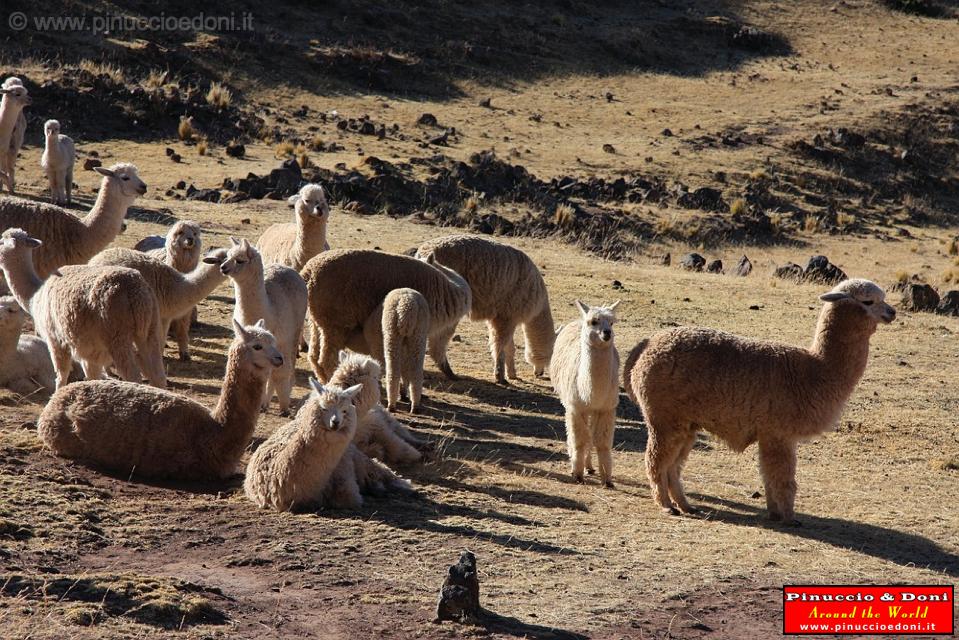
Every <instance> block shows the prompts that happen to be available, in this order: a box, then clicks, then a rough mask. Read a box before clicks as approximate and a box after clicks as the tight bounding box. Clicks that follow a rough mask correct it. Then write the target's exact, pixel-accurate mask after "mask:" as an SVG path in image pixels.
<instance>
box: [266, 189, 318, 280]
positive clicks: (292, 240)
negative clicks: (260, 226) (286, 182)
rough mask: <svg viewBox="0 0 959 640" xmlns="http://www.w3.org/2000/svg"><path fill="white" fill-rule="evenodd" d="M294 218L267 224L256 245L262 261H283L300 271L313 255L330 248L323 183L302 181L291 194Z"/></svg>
mask: <svg viewBox="0 0 959 640" xmlns="http://www.w3.org/2000/svg"><path fill="white" fill-rule="evenodd" d="M290 202H291V203H293V210H294V215H295V216H296V222H283V223H280V224H275V225H273V226H271V227H269V228H268V229H267V230H266V231H264V232H263V235H262V236H260V239H259V240H258V241H257V243H256V248H257V249H258V250H259V252H260V255H262V256H263V264H265V265H271V264H282V265H283V266H286V267H290V268H291V269H296V270H297V271H302V270H303V267H304V266H306V263H307V262H308V261H309V260H310V258H312V257H313V256H315V255H317V254H319V253H322V252H323V251H326V250H327V249H329V248H330V245H329V243H328V242H327V241H326V225H327V223H328V222H329V220H330V205H329V204H327V202H326V194H325V193H323V187H321V186H320V185H318V184H307V185H304V186H303V187H302V188H301V189H300V192H299V193H297V194H296V195H295V196H291V197H290Z"/></svg>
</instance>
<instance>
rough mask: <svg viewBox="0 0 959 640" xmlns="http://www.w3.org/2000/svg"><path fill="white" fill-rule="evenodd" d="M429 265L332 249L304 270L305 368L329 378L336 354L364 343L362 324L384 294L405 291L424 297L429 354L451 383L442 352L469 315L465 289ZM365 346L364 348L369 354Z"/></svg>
mask: <svg viewBox="0 0 959 640" xmlns="http://www.w3.org/2000/svg"><path fill="white" fill-rule="evenodd" d="M429 260H430V261H431V262H430V263H427V262H422V261H420V260H417V259H415V258H410V257H408V256H399V255H393V254H389V253H382V252H379V251H366V250H348V251H343V250H333V251H325V252H323V253H321V254H320V255H318V256H316V257H314V258H313V259H311V260H310V261H309V262H308V263H307V264H306V266H305V267H304V268H303V271H302V274H303V279H304V280H306V286H307V289H308V290H309V294H310V304H309V310H310V318H311V320H312V322H313V325H314V331H312V334H311V336H310V364H311V366H312V367H313V371H314V372H315V373H316V377H317V378H320V379H321V380H328V379H329V377H330V376H331V375H332V374H333V370H334V369H335V368H336V361H337V353H338V352H339V350H340V349H342V348H343V347H346V346H350V345H353V344H354V343H359V344H365V339H364V337H363V325H364V323H365V322H366V320H367V318H369V317H370V314H371V313H373V311H374V310H375V309H376V307H377V306H379V304H380V303H381V302H383V299H384V298H386V295H387V294H388V293H389V292H390V291H392V290H394V289H401V288H404V287H407V288H410V289H415V290H416V291H419V292H420V293H421V294H423V297H425V298H426V301H427V302H428V303H429V306H430V338H429V352H430V356H431V358H432V359H433V361H434V362H435V363H436V364H437V366H438V367H439V368H440V370H441V371H443V373H445V374H446V376H447V377H449V378H451V379H455V377H456V376H455V375H454V374H453V370H452V368H451V367H450V364H449V360H448V358H447V356H446V349H447V346H448V344H449V341H450V338H452V337H453V332H454V331H455V330H456V324H457V323H458V322H459V320H460V318H462V317H463V316H464V315H466V314H467V313H469V309H470V301H471V294H470V289H469V285H468V284H466V281H465V280H463V278H461V277H460V276H459V275H457V274H456V273H455V272H453V271H452V270H450V269H446V268H445V267H442V266H441V265H439V264H438V263H436V261H435V259H434V258H432V257H430V258H429ZM368 348H369V347H368V346H367V348H366V349H365V350H364V351H365V352H368Z"/></svg>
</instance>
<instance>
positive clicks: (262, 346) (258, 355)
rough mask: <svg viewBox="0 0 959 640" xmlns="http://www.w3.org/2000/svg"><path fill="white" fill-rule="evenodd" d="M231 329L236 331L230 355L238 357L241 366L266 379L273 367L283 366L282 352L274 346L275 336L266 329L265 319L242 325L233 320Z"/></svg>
mask: <svg viewBox="0 0 959 640" xmlns="http://www.w3.org/2000/svg"><path fill="white" fill-rule="evenodd" d="M233 329H234V330H235V331H236V339H235V340H234V341H233V346H232V347H231V349H230V355H231V356H235V357H237V358H238V359H239V364H240V366H241V367H244V368H247V369H249V370H252V371H253V372H255V373H256V374H257V376H258V377H261V378H264V379H266V378H267V377H269V375H270V373H271V372H272V371H273V369H275V368H277V367H282V366H283V354H281V353H280V350H279V349H277V348H276V338H274V337H273V334H272V333H270V332H269V331H267V329H266V321H264V320H262V319H261V320H257V322H256V324H253V325H250V326H248V327H244V326H243V325H242V324H240V323H239V322H237V321H236V320H234V321H233Z"/></svg>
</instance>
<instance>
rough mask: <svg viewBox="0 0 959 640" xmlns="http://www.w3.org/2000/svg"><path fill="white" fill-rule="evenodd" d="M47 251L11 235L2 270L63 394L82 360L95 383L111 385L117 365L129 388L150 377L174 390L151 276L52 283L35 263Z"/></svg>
mask: <svg viewBox="0 0 959 640" xmlns="http://www.w3.org/2000/svg"><path fill="white" fill-rule="evenodd" d="M41 244H42V243H41V242H40V241H39V240H37V239H36V238H31V237H30V236H29V235H28V234H27V233H26V232H25V231H23V230H22V229H7V230H6V231H4V232H3V236H0V269H2V270H3V274H4V275H5V276H6V278H7V282H9V283H10V288H11V289H13V295H14V296H15V297H16V299H17V302H18V303H20V306H22V307H23V308H24V309H28V310H29V312H30V315H31V316H32V317H33V321H34V325H35V328H36V331H37V334H39V335H40V336H41V337H42V338H43V339H44V341H45V342H46V343H47V348H48V349H49V350H50V357H51V359H52V360H53V365H54V368H55V370H56V386H57V388H58V389H59V388H60V387H61V386H63V385H64V384H66V382H67V380H68V379H69V376H70V370H71V368H72V362H73V360H74V359H76V360H78V361H79V362H80V363H81V365H82V366H83V372H84V374H85V375H86V377H87V379H93V378H101V377H103V375H104V371H105V370H106V367H108V366H109V365H110V363H111V362H112V363H113V365H114V366H115V367H116V369H117V372H118V373H119V374H120V376H121V377H122V378H123V379H125V380H130V381H136V382H139V381H140V372H141V370H142V371H143V372H144V373H145V374H146V376H147V378H148V379H149V380H150V383H151V384H154V385H156V386H158V387H163V386H166V374H165V373H164V371H163V351H162V345H163V343H162V334H161V333H160V329H161V326H160V313H159V306H158V304H157V301H156V296H155V295H154V294H153V291H152V290H151V289H150V286H149V285H148V284H147V283H146V281H145V280H144V279H143V276H141V275H140V274H139V273H138V272H136V271H134V270H132V269H124V268H112V267H91V266H86V265H84V266H79V265H78V266H69V267H64V268H63V270H62V274H58V275H54V276H51V277H50V278H48V279H47V280H45V281H44V280H42V279H41V278H40V277H39V276H38V275H37V273H36V271H35V270H34V269H33V260H32V254H33V250H34V249H35V248H37V247H40V246H41ZM134 347H135V349H134Z"/></svg>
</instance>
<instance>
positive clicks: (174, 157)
mask: <svg viewBox="0 0 959 640" xmlns="http://www.w3.org/2000/svg"><path fill="white" fill-rule="evenodd" d="M182 159H183V158H181V157H180V154H179V153H173V154H171V155H170V160H173V161H174V162H179V161H180V160H182Z"/></svg>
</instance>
